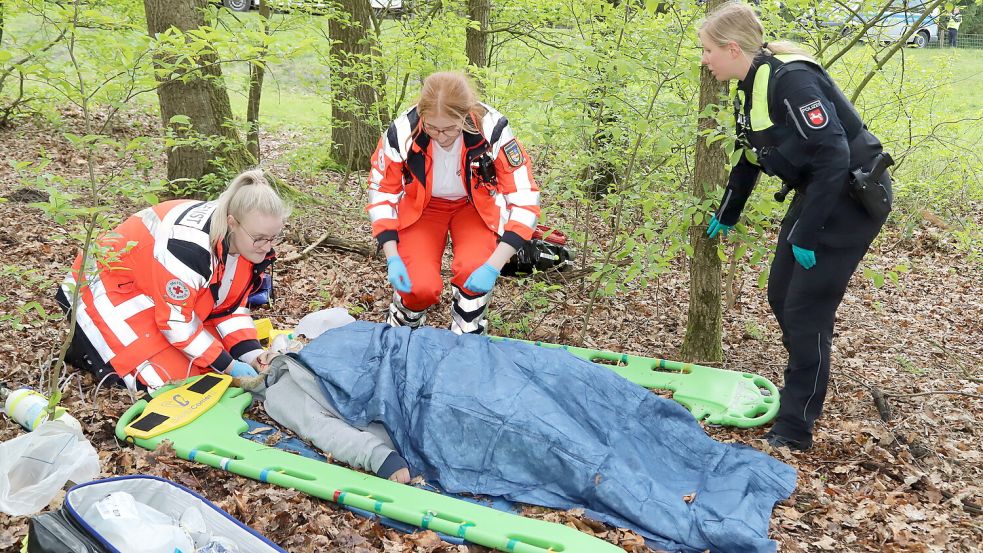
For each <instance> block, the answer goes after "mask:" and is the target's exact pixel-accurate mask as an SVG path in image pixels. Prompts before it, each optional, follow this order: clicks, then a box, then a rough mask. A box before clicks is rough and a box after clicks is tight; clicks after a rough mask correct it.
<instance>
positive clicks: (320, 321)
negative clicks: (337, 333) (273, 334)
mask: <svg viewBox="0 0 983 553" xmlns="http://www.w3.org/2000/svg"><path fill="white" fill-rule="evenodd" d="M353 322H355V317H352V316H351V315H349V314H348V310H347V309H345V308H344V307H331V308H328V309H322V310H320V311H315V312H313V313H309V314H307V315H305V316H304V318H303V319H301V320H300V322H299V323H297V330H296V333H297V335H298V336H300V335H301V334H303V335H304V336H307V338H308V339H309V340H313V339H314V338H317V337H318V336H320V335H321V333H323V332H325V331H327V330H331V329H332V328H338V327H339V326H345V325H346V324H348V323H353Z"/></svg>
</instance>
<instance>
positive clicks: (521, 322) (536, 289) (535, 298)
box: [488, 276, 563, 339]
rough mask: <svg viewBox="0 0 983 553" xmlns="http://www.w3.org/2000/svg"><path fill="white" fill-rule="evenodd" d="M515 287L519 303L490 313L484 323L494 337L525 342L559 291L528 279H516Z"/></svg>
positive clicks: (547, 284) (557, 296)
mask: <svg viewBox="0 0 983 553" xmlns="http://www.w3.org/2000/svg"><path fill="white" fill-rule="evenodd" d="M517 285H518V286H519V288H520V289H521V290H522V295H521V297H520V299H519V300H518V301H517V302H516V303H514V304H510V305H508V306H507V307H505V309H504V311H500V310H499V309H492V310H490V311H489V312H488V320H489V324H490V325H491V327H492V328H494V329H495V334H496V335H498V336H507V337H510V338H520V339H525V338H529V337H530V334H531V333H532V331H533V330H535V328H536V326H538V324H539V322H540V321H542V320H543V317H544V316H545V315H546V313H547V312H549V311H550V310H551V309H553V308H554V307H555V304H556V302H557V301H559V300H558V298H559V296H560V294H561V290H562V289H563V287H562V286H560V285H559V284H551V283H549V282H546V281H543V280H537V279H535V278H532V277H531V276H530V277H526V278H520V279H518V280H517ZM506 314H507V316H506Z"/></svg>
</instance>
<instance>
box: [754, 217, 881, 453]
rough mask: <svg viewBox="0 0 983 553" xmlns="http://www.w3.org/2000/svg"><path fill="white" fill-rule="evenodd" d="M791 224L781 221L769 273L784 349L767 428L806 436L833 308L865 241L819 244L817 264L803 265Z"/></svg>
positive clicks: (820, 397)
mask: <svg viewBox="0 0 983 553" xmlns="http://www.w3.org/2000/svg"><path fill="white" fill-rule="evenodd" d="M791 227H792V225H791V224H790V223H788V224H784V225H782V230H781V232H780V233H779V236H778V246H777V250H776V251H775V259H774V260H773V261H772V263H771V274H770V275H769V276H768V303H769V304H770V305H771V310H772V312H773V313H774V314H775V318H776V319H778V325H779V326H780V327H781V329H782V343H783V344H784V345H785V349H786V350H787V351H788V365H787V366H786V368H785V385H784V388H783V389H782V391H781V407H780V408H779V410H778V417H777V419H776V420H775V424H774V426H773V427H772V431H773V432H775V433H776V434H779V435H781V436H783V437H786V438H790V439H793V440H809V439H811V437H812V427H813V425H814V424H815V422H816V419H818V418H819V415H821V414H822V411H823V403H824V402H825V400H826V388H827V385H828V383H829V369H830V365H829V354H830V349H831V348H832V343H833V324H834V322H835V319H836V309H837V308H838V307H839V305H840V302H841V301H842V300H843V294H844V293H845V292H846V287H847V283H849V281H850V276H851V275H853V273H854V271H856V269H857V265H859V264H860V260H861V259H863V257H864V254H866V253H867V249H868V248H869V247H870V243H867V244H863V245H857V246H851V247H843V248H832V247H827V246H823V245H819V246H817V248H816V265H815V266H814V267H812V268H811V269H809V270H806V269H803V268H802V266H801V265H799V264H798V262H796V261H795V257H794V256H793V255H792V245H791V244H789V242H788V234H789V231H790V230H791Z"/></svg>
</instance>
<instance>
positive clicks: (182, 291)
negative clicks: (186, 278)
mask: <svg viewBox="0 0 983 553" xmlns="http://www.w3.org/2000/svg"><path fill="white" fill-rule="evenodd" d="M166 289H167V297H169V298H171V299H172V300H176V301H184V300H186V299H188V297H189V296H190V295H191V290H189V289H188V285H187V284H185V283H184V282H181V281H180V280H179V279H176V278H173V279H171V280H169V281H167V286H166Z"/></svg>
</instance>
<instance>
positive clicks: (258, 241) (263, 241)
mask: <svg viewBox="0 0 983 553" xmlns="http://www.w3.org/2000/svg"><path fill="white" fill-rule="evenodd" d="M236 222H237V223H239V228H240V229H242V232H245V233H246V236H248V237H249V238H251V239H252V240H253V247H255V248H260V247H263V246H279V245H280V244H282V243H283V240H284V239H285V238H286V237H287V236H286V234H284V233H283V232H281V233H280V234H277V235H276V236H274V237H272V238H266V237H265V236H259V237H256V236H253V234H252V233H251V232H249V231H248V230H246V227H244V226H242V223H240V222H239V220H238V219H236Z"/></svg>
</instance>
